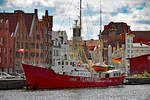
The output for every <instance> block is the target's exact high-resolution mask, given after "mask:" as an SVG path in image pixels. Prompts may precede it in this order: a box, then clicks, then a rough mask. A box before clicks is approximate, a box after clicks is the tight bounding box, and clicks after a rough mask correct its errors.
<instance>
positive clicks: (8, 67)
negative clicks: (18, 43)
mask: <svg viewBox="0 0 150 100" xmlns="http://www.w3.org/2000/svg"><path fill="white" fill-rule="evenodd" d="M8 23H9V21H8V20H6V19H5V18H1V19H0V72H1V71H6V72H13V71H14V70H15V68H14V39H13V38H12V37H11V35H10V33H9V25H8Z"/></svg>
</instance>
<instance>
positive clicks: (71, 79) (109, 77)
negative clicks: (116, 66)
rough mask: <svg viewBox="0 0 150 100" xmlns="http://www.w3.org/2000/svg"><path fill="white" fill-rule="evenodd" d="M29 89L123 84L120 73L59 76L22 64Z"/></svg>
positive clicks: (122, 77) (52, 72) (47, 70)
mask: <svg viewBox="0 0 150 100" xmlns="http://www.w3.org/2000/svg"><path fill="white" fill-rule="evenodd" d="M22 65H23V69H24V72H25V76H26V83H27V85H28V88H30V89H32V88H77V87H108V86H117V85H120V84H122V83H123V80H124V76H123V75H121V74H120V73H118V71H108V72H105V74H104V76H103V77H96V76H95V77H94V76H93V77H83V76H71V75H63V74H57V73H55V72H54V70H52V69H48V68H42V67H37V66H32V65H27V64H22ZM112 72H113V73H112Z"/></svg>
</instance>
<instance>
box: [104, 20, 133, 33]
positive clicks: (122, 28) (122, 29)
mask: <svg viewBox="0 0 150 100" xmlns="http://www.w3.org/2000/svg"><path fill="white" fill-rule="evenodd" d="M111 28H114V30H113V32H114V33H115V34H117V35H120V34H122V33H127V32H128V31H131V30H130V26H128V25H127V24H126V23H124V22H110V23H109V24H108V25H105V26H104V30H103V32H102V34H101V35H108V34H109V33H110V30H111Z"/></svg>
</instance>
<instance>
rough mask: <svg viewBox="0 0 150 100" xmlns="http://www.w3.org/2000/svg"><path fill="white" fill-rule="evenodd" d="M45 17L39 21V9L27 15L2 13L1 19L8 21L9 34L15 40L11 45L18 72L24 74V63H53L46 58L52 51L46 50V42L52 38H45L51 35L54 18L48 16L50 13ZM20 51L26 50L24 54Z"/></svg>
mask: <svg viewBox="0 0 150 100" xmlns="http://www.w3.org/2000/svg"><path fill="white" fill-rule="evenodd" d="M45 16H46V17H43V19H42V20H39V19H38V10H37V9H35V10H34V13H25V12H23V11H21V10H16V11H14V13H0V19H5V20H7V21H8V27H9V28H8V32H9V35H10V36H11V38H12V39H14V42H11V44H10V45H11V46H13V47H14V48H13V49H14V51H13V57H14V63H13V64H14V65H13V67H14V68H15V69H16V71H17V72H22V65H21V62H22V61H24V63H27V64H35V65H38V64H39V65H43V64H49V63H51V62H50V61H51V60H49V61H47V58H46V57H47V55H48V53H49V52H50V51H49V50H48V49H45V48H46V47H45V43H46V40H50V39H51V37H50V36H49V37H48V38H47V39H45V37H46V34H50V33H51V32H50V31H52V23H53V22H52V16H51V17H49V16H48V11H46V12H45ZM2 34H4V32H2ZM48 46H50V45H48ZM19 49H24V53H22V54H21V53H19V52H18V50H19ZM47 52H48V53H47ZM50 54H51V53H49V55H50ZM7 63H8V62H7ZM8 64H9V63H8Z"/></svg>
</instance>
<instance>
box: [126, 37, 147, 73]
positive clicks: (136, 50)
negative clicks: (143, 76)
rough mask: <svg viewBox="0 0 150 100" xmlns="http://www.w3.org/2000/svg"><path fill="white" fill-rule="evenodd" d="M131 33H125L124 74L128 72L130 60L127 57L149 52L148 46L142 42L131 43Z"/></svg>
mask: <svg viewBox="0 0 150 100" xmlns="http://www.w3.org/2000/svg"><path fill="white" fill-rule="evenodd" d="M133 38H134V36H133V35H131V34H130V35H128V34H126V42H125V47H126V48H125V67H126V74H129V72H130V62H129V60H128V59H127V58H132V57H138V56H142V55H146V54H150V46H149V45H146V44H143V43H133Z"/></svg>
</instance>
